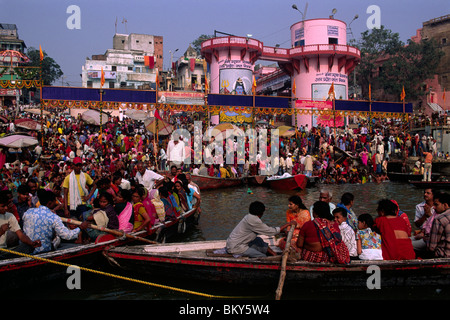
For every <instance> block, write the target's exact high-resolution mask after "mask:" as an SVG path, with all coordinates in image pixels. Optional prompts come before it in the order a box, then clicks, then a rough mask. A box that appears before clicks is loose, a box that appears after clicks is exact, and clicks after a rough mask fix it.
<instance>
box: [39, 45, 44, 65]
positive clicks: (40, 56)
mask: <svg viewBox="0 0 450 320" xmlns="http://www.w3.org/2000/svg"><path fill="white" fill-rule="evenodd" d="M39 59H40V60H41V61H42V60H44V53H43V52H42V48H41V45H39Z"/></svg>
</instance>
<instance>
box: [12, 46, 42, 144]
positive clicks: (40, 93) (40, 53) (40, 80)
mask: <svg viewBox="0 0 450 320" xmlns="http://www.w3.org/2000/svg"><path fill="white" fill-rule="evenodd" d="M43 59H44V57H43V53H42V48H41V46H39V83H40V86H41V87H40V88H39V102H40V104H41V145H42V151H44V150H45V149H44V105H43V104H42V88H43V86H44V85H43V83H42V60H43ZM11 61H12V59H11Z"/></svg>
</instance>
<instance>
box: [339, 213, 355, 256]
mask: <svg viewBox="0 0 450 320" xmlns="http://www.w3.org/2000/svg"><path fill="white" fill-rule="evenodd" d="M333 215H334V220H335V221H336V222H337V223H338V224H339V230H340V231H341V235H342V240H343V241H344V243H345V245H346V246H347V248H348V252H349V254H350V259H358V254H357V251H356V237H355V231H353V229H352V227H350V226H349V224H348V223H347V210H345V209H344V208H341V207H338V208H336V209H334V210H333Z"/></svg>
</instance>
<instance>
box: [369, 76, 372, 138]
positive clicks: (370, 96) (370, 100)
mask: <svg viewBox="0 0 450 320" xmlns="http://www.w3.org/2000/svg"><path fill="white" fill-rule="evenodd" d="M371 114H372V87H371V85H370V83H369V133H370V132H371V130H372V125H371V121H370V116H371Z"/></svg>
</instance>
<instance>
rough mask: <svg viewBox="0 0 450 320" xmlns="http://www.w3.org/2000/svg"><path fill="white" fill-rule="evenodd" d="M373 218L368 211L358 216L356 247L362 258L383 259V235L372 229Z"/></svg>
mask: <svg viewBox="0 0 450 320" xmlns="http://www.w3.org/2000/svg"><path fill="white" fill-rule="evenodd" d="M372 226H373V218H372V216H371V215H370V214H368V213H363V214H361V215H359V216H358V231H357V232H356V247H357V251H358V256H359V258H360V259H361V260H383V255H382V252H381V236H380V235H379V234H378V233H376V232H373V231H372V229H371V228H372Z"/></svg>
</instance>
